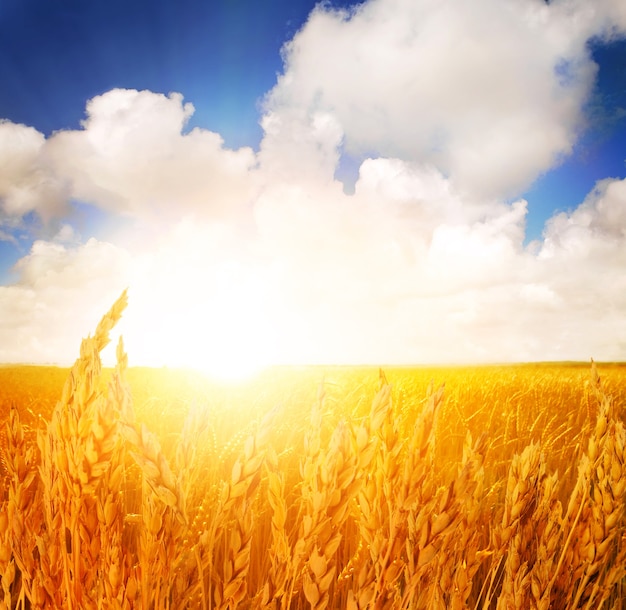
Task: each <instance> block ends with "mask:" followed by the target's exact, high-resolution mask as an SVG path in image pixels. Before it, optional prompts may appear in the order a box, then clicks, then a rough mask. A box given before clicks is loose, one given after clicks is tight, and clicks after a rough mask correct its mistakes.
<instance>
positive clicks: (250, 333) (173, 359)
mask: <svg viewBox="0 0 626 610" xmlns="http://www.w3.org/2000/svg"><path fill="white" fill-rule="evenodd" d="M162 279H163V280H165V279H167V283H166V282H165V281H164V282H163V287H162V288H160V289H159V290H158V292H155V286H154V285H152V286H148V287H146V290H145V292H144V293H142V294H140V295H137V297H138V298H137V301H139V302H138V303H137V310H136V314H135V316H134V318H133V320H132V322H131V323H130V324H129V331H130V332H131V333H132V334H133V336H134V337H135V341H134V344H135V345H137V346H138V348H137V350H136V353H137V355H138V356H139V359H140V360H141V361H147V362H149V363H150V365H153V366H163V365H165V366H168V367H176V368H189V369H193V370H196V371H198V372H201V373H203V374H205V375H206V376H208V377H210V378H212V379H216V380H219V381H225V382H238V381H244V380H247V379H249V378H251V377H253V376H255V375H256V374H258V373H259V372H261V371H262V370H263V369H265V368H267V367H268V366H270V365H272V364H275V360H276V356H277V352H276V346H277V335H278V330H277V329H278V320H277V314H276V312H277V311H278V307H277V305H276V303H274V302H273V300H272V299H273V298H274V296H273V293H272V291H271V290H269V288H268V287H267V284H266V283H264V282H263V281H262V280H261V278H260V277H259V275H258V274H255V273H253V272H251V271H250V270H248V269H245V268H243V267H241V266H236V265H229V266H225V267H223V268H220V269H219V270H218V271H217V272H216V271H213V272H212V273H211V274H207V273H205V275H204V276H201V275H200V274H199V273H198V272H197V269H193V270H192V269H190V268H186V269H185V268H184V267H178V268H177V273H176V274H168V276H167V278H162Z"/></svg>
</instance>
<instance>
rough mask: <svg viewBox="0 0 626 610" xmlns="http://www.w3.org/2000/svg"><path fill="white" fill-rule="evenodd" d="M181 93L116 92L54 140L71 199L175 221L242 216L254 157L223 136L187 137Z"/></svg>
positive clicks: (52, 148)
mask: <svg viewBox="0 0 626 610" xmlns="http://www.w3.org/2000/svg"><path fill="white" fill-rule="evenodd" d="M193 111H194V109H193V106H192V105H191V104H190V103H186V104H184V103H183V98H182V95H180V94H170V95H169V96H165V95H161V94H155V93H152V92H150V91H134V90H125V89H124V90H122V89H117V90H112V91H109V92H107V93H105V94H103V95H101V96H98V97H95V98H93V99H92V100H90V101H89V103H88V104H87V118H86V119H85V120H84V121H83V123H82V129H80V130H77V131H65V132H60V133H57V134H56V135H54V136H53V137H52V138H51V139H50V140H49V141H48V143H47V149H48V154H49V156H50V157H51V160H52V162H53V164H54V167H55V168H56V170H57V172H58V173H59V174H60V175H64V176H66V177H67V178H68V180H69V182H70V183H71V185H72V195H73V196H74V197H75V198H77V199H80V200H82V201H86V202H89V203H92V204H94V205H97V206H99V207H102V208H104V209H106V210H109V211H113V212H115V213H120V214H126V215H131V216H140V217H157V218H158V217H163V218H165V219H171V218H176V217H179V216H181V215H185V214H188V213H195V214H198V215H202V216H218V215H223V214H225V213H226V212H232V211H233V209H234V210H235V211H237V210H238V209H239V208H240V207H241V206H242V205H245V204H246V203H248V202H249V199H250V197H251V194H252V188H253V183H254V175H253V172H252V171H251V170H252V168H253V165H254V163H255V158H254V153H253V152H252V150H251V149H248V148H244V149H240V150H238V151H232V150H227V149H225V148H224V147H223V140H222V138H221V136H219V134H216V133H213V132H210V131H207V130H203V129H199V128H195V129H193V130H191V131H190V132H188V133H185V132H184V127H185V125H186V122H187V120H188V119H189V117H190V116H191V115H192V113H193Z"/></svg>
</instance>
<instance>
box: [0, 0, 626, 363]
mask: <svg viewBox="0 0 626 610" xmlns="http://www.w3.org/2000/svg"><path fill="white" fill-rule="evenodd" d="M125 288H128V293H129V306H128V309H127V311H126V312H125V314H124V318H123V320H122V321H121V322H120V324H119V326H118V332H119V333H121V334H122V335H123V337H124V341H125V345H126V349H127V351H128V354H129V361H130V364H131V365H149V366H163V365H166V366H195V367H198V368H201V369H204V370H207V371H209V372H214V373H215V374H224V375H228V374H235V373H236V372H239V373H241V372H243V371H252V370H255V369H256V368H258V367H261V366H265V365H269V364H320V363H321V364H378V365H384V364H425V363H436V364H446V363H485V362H521V361H525V362H526V361H549V360H588V359H589V358H591V357H593V358H594V359H596V360H599V361H602V360H626V4H625V3H624V2H622V0H594V1H591V0H552V1H550V2H545V1H544V0H472V1H471V2H467V1H466V0H436V1H433V0H364V1H362V2H360V3H351V2H347V1H341V2H340V1H337V0H330V1H328V2H324V3H321V4H316V3H315V2H314V1H310V0H306V1H305V0H267V1H266V2H262V3H261V2H257V1H256V0H216V1H212V2H207V1H201V0H179V1H177V2H173V1H167V0H152V1H151V2H147V1H144V0H124V1H122V0H107V1H106V2H105V1H104V0H90V2H84V1H83V0H63V1H59V2H49V0H2V2H0V363H1V362H5V363H17V362H20V363H36V364H39V363H53V364H62V365H66V364H69V363H71V362H72V361H73V360H74V359H75V358H76V357H77V356H78V351H79V345H80V340H81V338H82V337H85V336H87V335H88V334H89V333H91V332H93V330H94V329H95V325H96V324H97V322H98V320H99V319H100V317H101V316H102V315H103V314H104V313H105V312H106V311H107V310H108V308H109V307H110V305H111V304H112V303H113V302H114V301H115V299H116V298H117V296H119V294H120V293H121V292H122V290H124V289H125ZM112 354H113V350H112V349H109V348H107V351H106V352H105V354H104V359H105V363H106V362H107V361H110V360H111V358H112V357H113V356H112Z"/></svg>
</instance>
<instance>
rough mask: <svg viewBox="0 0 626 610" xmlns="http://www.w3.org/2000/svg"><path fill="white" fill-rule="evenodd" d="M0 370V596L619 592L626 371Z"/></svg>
mask: <svg viewBox="0 0 626 610" xmlns="http://www.w3.org/2000/svg"><path fill="white" fill-rule="evenodd" d="M124 306H125V296H124V295H123V296H122V298H121V299H120V300H119V301H118V302H117V303H116V304H115V305H114V306H113V308H112V309H111V311H110V312H109V313H108V314H107V315H106V316H105V317H104V318H103V319H102V321H101V323H100V325H99V326H98V328H97V329H96V332H95V334H94V335H93V337H89V338H87V339H85V340H84V341H83V343H82V346H81V349H80V357H79V358H78V359H77V361H76V363H75V365H74V366H73V368H72V369H71V370H64V369H59V368H54V367H47V368H46V367H0V423H1V429H0V575H1V588H0V609H4V608H11V609H13V608H68V609H70V610H79V609H81V610H82V609H90V608H101V609H109V608H112V609H117V608H141V609H144V610H147V609H155V610H161V609H172V610H179V609H180V610H182V609H185V608H199V609H203V610H206V609H211V610H226V609H230V610H232V609H234V608H242V609H248V608H250V609H252V608H254V609H256V608H271V609H281V610H286V609H300V608H302V609H308V608H311V609H314V610H322V609H324V608H333V609H339V608H341V609H347V610H361V609H365V608H375V609H377V610H378V609H380V610H382V609H388V608H389V609H392V608H393V609H396V608H397V609H401V608H424V609H426V608H428V609H431V608H442V609H443V608H452V609H461V608H469V609H483V608H484V609H487V608H497V609H509V608H519V609H527V608H537V609H545V610H547V609H549V608H550V609H553V610H565V609H573V608H589V609H596V608H626V588H625V585H626V581H625V578H626V527H625V525H626V514H625V511H624V506H625V504H624V503H625V492H626V467H625V465H624V464H625V461H626V429H625V427H624V422H623V418H624V404H626V403H625V401H626V367H624V366H620V365H618V364H599V365H597V366H596V365H595V364H592V363H589V364H584V365H580V364H574V363H572V364H560V365H555V364H544V365H538V364H536V365H517V366H513V365H511V366H498V367H496V366H490V367H486V366H485V367H465V368H461V367H456V368H426V367H423V368H411V369H409V368H391V367H388V368H385V369H384V370H379V369H378V368H367V367H364V368H340V367H308V368H288V367H284V368H273V369H270V370H268V371H265V372H264V373H262V374H260V375H259V376H258V377H256V378H254V379H252V380H250V381H249V382H247V383H245V384H241V385H227V384H219V383H217V382H214V381H211V380H209V379H208V378H206V377H202V376H201V375H199V374H197V373H193V372H190V371H177V370H167V369H163V370H154V369H139V368H129V367H128V366H127V356H126V354H125V353H124V347H123V344H122V343H121V341H120V343H119V344H118V348H117V361H118V363H117V366H116V367H115V369H113V370H105V369H103V368H102V366H101V363H100V357H99V353H100V351H101V350H102V349H103V348H104V346H105V345H106V344H107V343H108V341H109V333H110V330H111V329H112V328H113V326H114V325H115V323H116V322H117V320H118V319H119V317H120V315H121V314H122V311H123V309H124Z"/></svg>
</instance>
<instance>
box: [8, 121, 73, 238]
mask: <svg viewBox="0 0 626 610" xmlns="http://www.w3.org/2000/svg"><path fill="white" fill-rule="evenodd" d="M44 146H45V139H44V136H43V135H42V134H41V133H39V132H38V131H37V130H36V129H33V128H32V127H27V126H26V125H19V124H16V123H11V122H10V121H4V120H0V167H1V168H2V171H0V226H1V225H2V224H3V223H6V224H9V225H14V224H15V222H16V220H18V219H20V218H22V217H23V216H25V215H26V214H28V213H29V212H36V213H37V214H39V215H40V217H41V218H43V219H44V220H49V219H50V218H51V217H52V216H58V215H60V214H62V213H63V212H65V211H66V207H65V202H66V198H67V195H68V190H67V186H66V185H65V184H64V182H63V180H62V179H60V178H58V177H57V176H56V175H55V173H54V172H53V171H52V169H51V168H50V166H49V162H48V159H47V158H46V155H45V153H44V151H43V149H44Z"/></svg>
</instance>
